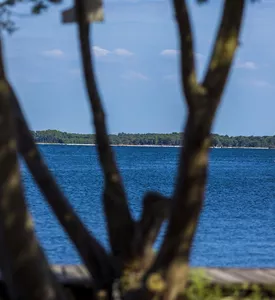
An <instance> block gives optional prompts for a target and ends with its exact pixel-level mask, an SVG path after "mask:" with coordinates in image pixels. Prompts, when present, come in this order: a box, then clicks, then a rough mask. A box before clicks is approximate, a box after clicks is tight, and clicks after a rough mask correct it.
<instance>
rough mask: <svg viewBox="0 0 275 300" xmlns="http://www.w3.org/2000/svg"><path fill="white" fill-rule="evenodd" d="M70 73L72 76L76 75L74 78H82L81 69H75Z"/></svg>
mask: <svg viewBox="0 0 275 300" xmlns="http://www.w3.org/2000/svg"><path fill="white" fill-rule="evenodd" d="M69 73H70V74H71V75H74V76H80V75H81V70H80V69H79V68H75V69H71V70H69Z"/></svg>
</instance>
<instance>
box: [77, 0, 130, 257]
mask: <svg viewBox="0 0 275 300" xmlns="http://www.w3.org/2000/svg"><path fill="white" fill-rule="evenodd" d="M75 9H76V16H77V20H78V29H79V39H80V49H81V58H82V66H83V70H84V75H85V82H86V87H87V91H88V96H89V100H90V104H91V109H92V113H93V120H94V128H95V132H96V141H97V150H98V154H99V160H100V163H101V167H102V169H103V173H104V179H105V187H104V196H103V203H104V210H105V215H106V219H107V226H108V231H109V238H110V244H111V248H112V251H113V254H114V255H115V256H116V257H120V258H122V259H123V260H124V261H125V260H128V259H130V258H131V255H132V252H133V249H131V244H132V243H131V241H132V239H133V237H134V233H135V223H134V221H133V219H132V217H131V214H130V211H129V208H128V203H127V199H126V195H125V191H124V187H123V183H122V179H121V176H120V174H119V171H118V168H117V166H116V163H115V158H114V155H113V152H112V148H111V146H110V142H109V138H108V134H107V129H106V124H105V116H104V111H103V107H102V104H101V99H100V96H99V93H98V90H97V86H96V82H95V76H94V71H93V62H92V56H91V49H90V44H89V34H90V31H89V24H88V23H87V22H86V21H85V20H86V19H85V6H84V2H83V0H79V1H75Z"/></svg>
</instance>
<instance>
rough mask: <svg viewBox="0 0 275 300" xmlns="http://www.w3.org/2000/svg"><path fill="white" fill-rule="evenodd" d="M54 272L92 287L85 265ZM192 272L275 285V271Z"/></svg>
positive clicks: (61, 279)
mask: <svg viewBox="0 0 275 300" xmlns="http://www.w3.org/2000/svg"><path fill="white" fill-rule="evenodd" d="M51 269H52V271H53V272H54V274H55V275H56V277H57V279H58V281H59V282H60V283H62V284H69V285H70V284H77V285H90V284H91V276H90V274H89V272H88V271H87V269H86V267H85V266H83V265H52V266H51ZM191 271H195V272H196V271H204V272H205V274H206V275H207V276H208V278H209V279H210V281H212V282H213V283H217V284H240V283H256V284H266V285H269V284H275V269H271V268H267V269H238V268H191ZM1 280H2V278H1V273H0V281H1Z"/></svg>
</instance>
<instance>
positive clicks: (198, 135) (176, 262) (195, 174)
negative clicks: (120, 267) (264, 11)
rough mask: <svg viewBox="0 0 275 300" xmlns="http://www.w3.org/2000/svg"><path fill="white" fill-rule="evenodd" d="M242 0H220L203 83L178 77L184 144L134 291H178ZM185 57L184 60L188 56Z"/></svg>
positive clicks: (162, 295) (145, 294)
mask: <svg viewBox="0 0 275 300" xmlns="http://www.w3.org/2000/svg"><path fill="white" fill-rule="evenodd" d="M178 1H181V2H182V3H183V4H179V3H178ZM244 3H245V0H238V1H232V0H226V1H225V9H224V14H223V19H222V21H221V28H223V29H220V31H219V32H220V33H219V35H218V38H217V40H216V45H215V48H214V49H216V50H215V51H214V53H217V54H214V55H213V57H214V59H212V61H213V62H212V64H210V67H209V70H208V72H207V76H206V80H205V83H204V85H203V86H200V87H199V89H198V90H197V91H196V90H193V91H195V92H194V93H187V90H188V89H189V87H188V85H186V84H185V83H184V90H185V92H186V93H185V95H186V98H188V99H186V101H187V104H188V108H189V114H188V119H187V124H186V127H185V130H184V135H183V145H184V147H183V148H182V150H181V154H180V163H179V169H178V177H177V181H176V187H175V190H174V195H173V197H172V209H171V215H170V220H169V224H168V228H167V232H166V235H165V238H164V241H163V244H162V246H161V248H160V251H159V254H158V256H157V258H156V260H155V262H154V264H153V266H152V267H151V268H150V270H149V271H148V272H147V274H146V275H145V277H144V281H143V288H142V289H141V290H140V291H139V293H136V295H137V297H141V296H142V298H143V299H152V298H154V299H165V300H173V299H176V297H177V296H178V295H179V294H180V293H181V292H183V291H184V288H185V284H186V280H187V275H188V265H189V256H190V251H191V246H192V241H193V238H194V234H195V231H196V228H197V223H198V218H199V215H200V211H201V209H202V205H203V199H204V191H205V185H206V179H207V167H208V150H209V147H210V145H211V139H210V133H211V127H212V123H213V119H214V116H215V112H216V109H217V106H218V104H219V101H220V97H221V95H222V91H223V89H224V85H225V82H226V80H227V76H228V73H229V69H230V65H231V63H232V59H233V57H234V54H235V50H236V46H237V44H238V38H239V33H240V24H241V21H242V17H243V10H244ZM174 4H175V6H174V8H175V10H176V15H179V13H180V12H179V11H177V10H179V9H182V8H184V11H185V13H186V14H187V15H188V12H187V10H186V5H185V1H184V0H174ZM236 11H238V12H236ZM186 20H188V18H186V19H185V21H184V19H179V18H178V21H179V22H182V23H183V24H179V28H182V31H181V33H180V38H181V40H182V39H185V37H184V34H186V35H187V36H188V35H189V34H190V32H191V28H190V27H188V26H186V24H185V23H186ZM184 24H185V25H184ZM225 24H226V25H225ZM181 44H185V46H186V45H187V48H186V49H185V50H183V49H182V51H185V53H189V52H191V51H193V49H192V44H191V43H189V45H188V43H187V42H186V41H181ZM188 47H189V48H188ZM223 51H224V52H223ZM215 57H216V58H217V60H216V59H215ZM185 63H186V64H187V66H188V64H189V63H190V62H188V61H186V62H185ZM187 66H186V67H184V66H183V67H182V72H183V74H182V77H183V78H186V79H188V76H190V67H187ZM190 82H192V80H191V81H190ZM191 86H192V84H191ZM202 91H203V92H202ZM213 97H214V98H213Z"/></svg>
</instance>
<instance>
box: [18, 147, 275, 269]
mask: <svg viewBox="0 0 275 300" xmlns="http://www.w3.org/2000/svg"><path fill="white" fill-rule="evenodd" d="M40 149H41V150H42V152H43V154H44V157H45V159H46V161H47V163H48V164H49V166H50V169H51V170H52V172H53V173H54V174H55V176H56V178H57V181H58V182H59V183H60V185H61V187H62V189H63V190H64V192H65V194H66V195H67V196H68V198H69V199H70V201H71V203H72V205H73V206H74V208H75V209H76V211H77V212H78V213H79V215H80V216H81V218H82V220H83V222H84V223H85V224H86V225H87V226H88V228H89V229H90V230H91V231H92V232H93V234H94V235H95V236H96V237H97V238H98V240H100V241H101V242H102V243H103V244H104V245H105V246H106V247H108V240H107V235H106V231H105V224H104V218H103V215H102V206H101V201H100V199H101V191H102V174H101V170H100V167H99V164H98V162H97V153H96V149H95V147H90V146H59V145H53V146H50V145H43V146H40ZM114 149H115V152H116V155H117V159H118V163H119V167H120V169H121V172H122V175H123V178H124V183H125V186H126V190H127V194H128V196H129V202H130V207H131V211H132V213H133V214H134V216H135V217H138V216H139V214H140V207H141V199H142V196H143V194H144V192H145V191H146V190H148V189H150V190H158V191H160V192H162V193H163V194H165V195H167V196H168V195H171V193H172V189H173V184H174V180H175V174H176V167H177V161H178V154H179V148H165V147H161V148H153V147H114ZM22 171H23V178H24V184H25V189H26V194H27V198H28V202H29V205H30V209H31V212H32V213H33V216H34V220H35V225H36V229H37V235H38V237H39V239H40V241H41V243H42V245H43V247H44V249H45V251H46V253H47V255H48V257H49V259H50V262H51V263H79V262H80V260H79V257H78V256H77V254H76V252H75V250H74V248H73V247H72V246H71V244H70V242H69V241H68V239H67V237H66V235H65V234H64V233H63V231H62V229H61V228H60V227H59V225H58V223H57V221H56V220H55V219H54V217H53V216H52V213H51V211H50V209H49V208H48V206H47V205H45V203H44V201H43V198H42V196H41V194H40V193H39V191H38V189H37V187H36V186H35V184H34V182H33V180H32V178H31V176H30V175H29V173H28V172H27V170H26V168H25V166H24V165H23V166H22ZM163 232H164V230H163V231H162V234H163ZM160 242H161V238H160V239H159V240H158V242H157V246H158V245H159V244H160ZM191 264H192V265H193V266H236V267H237V266H238V267H271V266H273V267H274V266H275V150H253V149H212V150H211V154H210V172H209V180H208V186H207V192H206V200H205V205H204V209H203V213H202V215H201V218H200V224H199V228H198V231H197V234H196V238H195V242H194V246H193V251H192V257H191Z"/></svg>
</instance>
